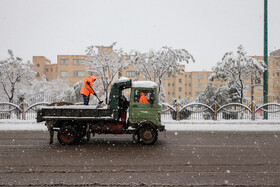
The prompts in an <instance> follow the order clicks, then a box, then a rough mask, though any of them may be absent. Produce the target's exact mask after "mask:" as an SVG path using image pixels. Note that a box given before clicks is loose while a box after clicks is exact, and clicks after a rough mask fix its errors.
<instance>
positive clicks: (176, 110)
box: [0, 96, 280, 120]
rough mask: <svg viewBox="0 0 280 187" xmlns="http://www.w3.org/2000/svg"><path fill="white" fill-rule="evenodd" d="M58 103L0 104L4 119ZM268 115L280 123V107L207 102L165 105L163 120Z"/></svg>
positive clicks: (33, 115)
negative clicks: (209, 104) (209, 103)
mask: <svg viewBox="0 0 280 187" xmlns="http://www.w3.org/2000/svg"><path fill="white" fill-rule="evenodd" d="M52 102H54V100H52V98H51V97H49V96H44V97H42V96H40V97H36V98H31V99H29V100H24V101H23V102H22V103H19V104H14V103H8V102H2V103H0V119H36V117H37V110H38V108H39V107H40V106H44V105H47V104H50V103H52ZM265 115H267V119H269V120H280V104H279V103H276V102H274V103H267V104H262V105H257V104H256V103H255V102H252V103H250V104H248V103H247V104H240V103H229V104H225V105H222V106H220V105H219V104H218V103H216V102H215V103H213V104H212V105H211V106H208V105H206V104H203V103H189V104H187V105H184V106H182V105H180V104H179V103H177V104H175V105H173V106H172V105H169V104H166V103H163V104H162V115H161V116H162V120H262V119H264V116H265Z"/></svg>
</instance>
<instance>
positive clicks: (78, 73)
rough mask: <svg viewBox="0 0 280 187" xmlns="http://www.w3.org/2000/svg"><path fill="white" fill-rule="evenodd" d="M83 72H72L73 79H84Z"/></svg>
mask: <svg viewBox="0 0 280 187" xmlns="http://www.w3.org/2000/svg"><path fill="white" fill-rule="evenodd" d="M84 75H85V74H84V72H83V71H74V77H84Z"/></svg>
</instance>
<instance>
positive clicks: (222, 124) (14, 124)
mask: <svg viewBox="0 0 280 187" xmlns="http://www.w3.org/2000/svg"><path fill="white" fill-rule="evenodd" d="M163 124H164V125H165V127H166V130H167V131H280V121H266V120H262V121H244V120H236V121H233V120H231V121H228V120H225V121H224V120H223V121H191V120H183V121H174V120H164V121H163ZM9 130H11V131H12V130H15V131H22V130H23V131H24V130H26V131H47V127H46V126H45V123H44V122H42V123H37V122H36V121H35V120H14V119H13V120H7V119H4V120H1V119H0V131H9Z"/></svg>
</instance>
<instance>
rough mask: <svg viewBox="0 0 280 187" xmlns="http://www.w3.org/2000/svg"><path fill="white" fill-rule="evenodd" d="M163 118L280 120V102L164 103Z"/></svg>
mask: <svg viewBox="0 0 280 187" xmlns="http://www.w3.org/2000/svg"><path fill="white" fill-rule="evenodd" d="M162 109H163V110H162V119H163V120H168V119H169V120H177V121H179V120H262V119H264V116H265V115H267V119H268V120H280V104H279V103H275V102H274V103H267V104H262V105H256V103H255V102H252V103H250V104H249V105H245V104H240V103H229V104H225V105H222V106H220V105H219V104H218V103H216V102H215V103H213V104H212V105H211V106H208V105H206V104H203V103H189V104H187V105H184V106H181V105H180V104H179V103H177V104H176V105H173V106H171V105H169V104H166V103H163V104H162Z"/></svg>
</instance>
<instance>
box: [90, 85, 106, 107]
mask: <svg viewBox="0 0 280 187" xmlns="http://www.w3.org/2000/svg"><path fill="white" fill-rule="evenodd" d="M87 84H88V85H89V87H90V88H91V90H92V91H93V92H94V94H93V95H95V96H96V97H97V99H98V101H99V105H100V104H101V103H103V101H102V100H100V99H99V97H98V96H97V95H96V93H95V91H94V90H93V89H92V87H91V85H90V84H89V82H87Z"/></svg>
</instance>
